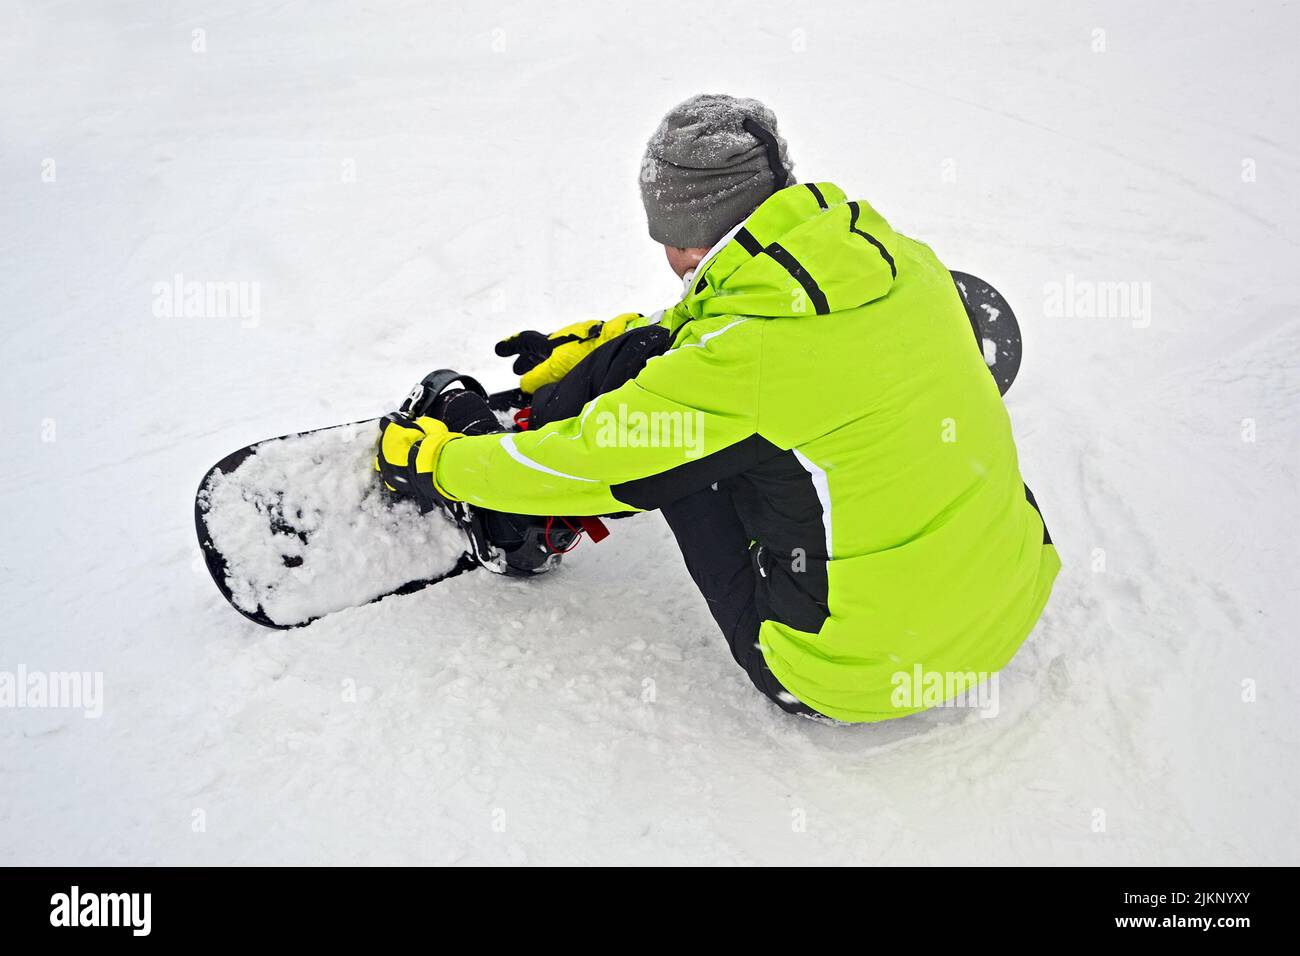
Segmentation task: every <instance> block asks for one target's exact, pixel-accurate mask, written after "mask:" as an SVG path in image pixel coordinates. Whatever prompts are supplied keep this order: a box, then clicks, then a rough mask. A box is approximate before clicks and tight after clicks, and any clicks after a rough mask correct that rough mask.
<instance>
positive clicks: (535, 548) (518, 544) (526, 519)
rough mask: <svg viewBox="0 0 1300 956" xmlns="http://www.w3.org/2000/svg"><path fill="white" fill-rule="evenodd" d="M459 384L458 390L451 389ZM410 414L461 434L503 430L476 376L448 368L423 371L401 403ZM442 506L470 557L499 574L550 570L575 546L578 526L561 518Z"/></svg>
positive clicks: (453, 504)
mask: <svg viewBox="0 0 1300 956" xmlns="http://www.w3.org/2000/svg"><path fill="white" fill-rule="evenodd" d="M456 384H459V385H460V386H461V387H460V388H453V387H452V386H453V385H456ZM402 411H403V412H404V413H405V414H407V415H409V416H411V417H412V418H415V417H418V416H420V415H429V416H430V417H432V418H436V419H438V420H439V421H441V422H442V423H443V424H445V425H446V426H447V427H448V428H449V429H450V430H452V431H454V432H460V433H461V434H462V435H491V434H495V433H497V432H504V431H506V426H505V425H504V424H503V423H502V422H501V421H500V420H499V419H498V418H497V415H496V413H495V412H494V411H493V410H492V408H491V407H490V406H489V404H488V398H487V392H486V391H485V390H484V389H483V386H482V385H480V384H479V383H478V382H477V381H476V380H475V379H473V378H470V377H469V376H468V375H459V374H457V373H456V372H453V371H451V370H450V369H440V370H438V371H436V372H432V373H430V374H429V375H426V376H425V378H424V381H422V382H421V383H420V384H419V385H417V386H416V387H415V389H414V390H413V391H412V392H411V394H410V396H409V397H408V398H407V400H406V402H405V403H404V404H403V406H402ZM443 510H444V511H445V512H446V513H447V515H448V516H449V517H450V518H451V519H452V521H454V522H455V523H456V525H457V526H458V527H460V528H461V530H462V531H464V532H465V533H466V535H467V536H468V538H469V542H470V557H472V558H473V559H474V561H475V562H477V563H478V564H480V565H482V566H483V567H485V568H487V569H488V570H489V571H494V572H496V573H498V574H509V575H518V576H525V575H531V574H540V573H543V572H545V571H550V570H553V569H554V568H556V567H558V566H559V564H560V556H561V555H562V554H564V553H565V552H566V551H570V550H572V549H573V548H574V546H575V545H576V544H577V541H578V536H579V534H580V533H581V531H582V528H581V526H580V525H576V524H574V523H572V522H569V521H566V520H564V519H557V518H542V517H538V516H536V515H517V514H506V513H504V512H500V511H489V510H487V509H486V508H476V507H473V506H472V505H467V504H465V503H464V502H447V503H446V504H445V505H444V506H443Z"/></svg>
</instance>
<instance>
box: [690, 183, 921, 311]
mask: <svg viewBox="0 0 1300 956" xmlns="http://www.w3.org/2000/svg"><path fill="white" fill-rule="evenodd" d="M897 241H898V234H897V233H895V232H894V230H893V229H892V228H890V226H889V223H887V222H886V221H885V220H884V218H883V217H882V216H881V215H880V214H879V213H877V212H876V211H875V210H874V209H873V208H871V205H870V204H869V203H867V202H865V201H862V200H853V201H850V200H849V199H847V197H846V196H845V195H844V192H843V190H841V189H840V188H839V187H838V186H836V185H834V184H833V183H801V184H798V185H794V186H787V187H786V188H784V189H781V190H778V191H777V192H775V193H773V194H772V195H771V196H770V197H768V199H767V200H766V201H764V202H763V204H762V205H761V206H759V207H758V208H757V209H756V210H754V212H753V213H752V214H751V215H750V216H749V218H748V219H746V220H745V221H744V222H743V223H741V224H740V225H739V226H737V227H736V229H735V230H733V232H732V233H731V234H730V239H729V240H728V239H726V238H724V241H723V242H722V243H721V244H720V248H718V249H717V250H716V251H715V252H714V253H712V254H711V255H710V256H709V258H708V259H706V260H705V262H704V264H703V265H702V266H701V267H700V269H698V270H697V271H696V274H695V276H694V278H693V280H692V285H691V288H690V291H689V292H688V293H687V295H686V298H685V299H683V300H682V305H683V307H684V308H685V309H686V311H687V312H688V313H689V314H690V315H691V316H692V317H693V318H704V317H705V316H711V315H754V316H764V317H769V318H777V317H780V318H794V317H798V316H803V315H827V314H829V313H832V312H841V311H844V310H847V309H856V308H857V307H858V306H861V305H865V304H866V303H868V302H871V301H873V300H875V299H879V298H881V297H882V296H884V295H886V294H888V292H889V290H890V288H891V287H892V286H893V284H894V280H895V279H896V278H897V275H898V270H897V267H896V265H895V263H894V256H893V253H892V252H891V251H890V250H891V247H892V246H893V245H894V244H895V243H897Z"/></svg>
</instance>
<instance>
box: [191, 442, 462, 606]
mask: <svg viewBox="0 0 1300 956" xmlns="http://www.w3.org/2000/svg"><path fill="white" fill-rule="evenodd" d="M378 429H379V422H378V420H372V421H366V422H356V423H351V424H347V425H340V426H337V427H335V428H323V429H321V430H319V431H314V432H311V433H310V434H307V435H294V436H290V437H287V438H276V439H273V440H271V441H267V442H261V443H259V444H258V445H257V447H256V449H255V450H254V451H253V453H252V454H251V455H249V456H248V457H247V458H245V459H244V460H243V461H241V462H240V463H239V464H238V465H237V466H236V467H234V468H231V469H230V470H229V471H228V472H227V471H225V470H221V469H219V470H218V471H217V472H216V473H215V474H214V475H213V476H212V478H211V480H210V481H205V482H204V483H203V486H202V487H201V488H200V491H199V497H200V500H201V501H202V503H203V507H204V519H203V520H204V523H205V524H206V526H207V529H208V534H209V535H210V536H211V538H212V544H213V547H214V548H215V550H216V553H217V554H220V555H222V556H223V558H224V560H225V563H226V568H225V574H224V579H225V582H226V586H227V587H228V588H230V592H231V596H232V598H233V599H234V602H235V604H236V605H237V606H238V607H240V608H241V609H242V610H245V611H250V612H254V611H259V610H260V611H261V612H262V613H264V614H265V615H266V617H268V618H269V619H270V620H272V621H275V622H276V623H278V624H298V623H302V622H305V621H309V620H311V619H312V618H317V617H321V616H322V615H325V614H329V613H330V612H331V611H338V610H341V609H343V608H345V607H355V606H357V605H361V604H365V603H366V602H367V601H373V600H374V599H375V598H377V597H379V596H381V595H384V594H390V593H392V592H393V591H396V590H397V589H398V588H399V587H402V586H404V585H407V584H409V583H411V582H413V581H425V580H432V579H434V578H439V577H442V576H443V575H445V574H447V573H448V572H449V571H451V569H452V568H453V567H454V566H455V565H456V562H457V561H458V560H459V558H460V556H461V554H462V553H464V550H465V540H464V535H462V534H461V533H460V532H459V531H458V530H457V529H456V526H455V525H454V524H453V523H452V522H451V521H450V520H449V519H448V518H446V517H445V516H444V515H442V514H441V513H440V512H437V511H431V512H429V513H428V514H424V515H421V514H420V511H419V508H418V507H416V505H415V503H414V502H412V501H411V500H409V499H405V500H401V501H394V500H393V499H392V498H391V497H390V496H389V495H387V494H385V493H384V491H383V490H382V488H381V486H380V482H379V481H378V479H377V477H376V475H375V472H374V470H373V467H372V464H373V461H374V455H375V448H374V446H375V435H376V434H377V433H378ZM269 529H273V530H274V531H275V533H268V531H269Z"/></svg>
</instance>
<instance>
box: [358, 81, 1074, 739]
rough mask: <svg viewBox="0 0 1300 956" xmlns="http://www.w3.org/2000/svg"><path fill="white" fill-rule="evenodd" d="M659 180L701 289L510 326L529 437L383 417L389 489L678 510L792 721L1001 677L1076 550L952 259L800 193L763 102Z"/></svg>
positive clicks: (660, 214) (662, 237)
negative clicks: (626, 310) (601, 313)
mask: <svg viewBox="0 0 1300 956" xmlns="http://www.w3.org/2000/svg"><path fill="white" fill-rule="evenodd" d="M641 180H642V181H641V193H642V199H643V201H644V205H645V209H646V215H647V217H648V220H649V227H650V235H651V236H652V237H653V238H654V239H655V240H656V241H657V242H659V243H661V244H663V246H664V248H665V252H666V254H667V257H668V261H669V264H670V265H671V266H672V268H673V270H674V271H675V272H676V273H677V274H678V275H679V276H681V277H682V278H683V279H684V296H683V298H682V300H681V301H680V302H679V303H678V304H677V305H675V306H674V307H673V308H672V309H669V310H667V311H666V312H665V313H663V314H660V315H656V316H652V317H649V318H645V317H642V316H638V315H624V316H619V317H618V318H617V319H614V320H611V321H609V322H605V323H593V322H587V323H578V324H577V325H574V326H569V327H567V328H565V329H562V330H560V331H559V332H557V333H554V334H553V335H551V336H543V335H541V334H540V333H521V334H520V335H519V336H515V337H513V338H511V339H508V340H507V341H506V342H504V343H502V345H501V346H499V347H498V352H500V353H502V354H512V355H517V356H519V358H518V359H517V361H516V363H515V368H516V371H517V372H522V373H523V379H522V381H521V386H522V388H523V389H524V390H525V391H526V392H528V393H531V394H533V396H534V404H533V419H532V422H531V427H530V428H529V430H526V431H522V432H514V433H505V434H480V435H477V436H474V437H465V436H462V435H458V434H456V433H454V432H452V431H450V430H449V429H448V428H447V426H446V425H445V424H443V423H442V422H441V421H438V420H436V419H434V418H422V419H420V420H419V421H418V422H415V423H412V422H410V421H404V420H400V419H390V420H389V421H388V423H387V424H386V425H385V427H384V430H383V434H382V436H381V441H380V452H379V467H381V470H383V471H384V473H385V477H386V478H388V479H389V480H390V484H393V483H396V485H395V487H401V488H403V489H404V490H407V491H409V492H410V493H415V494H418V495H421V496H423V497H424V498H426V499H427V500H450V501H465V502H468V503H470V504H471V505H475V506H479V507H481V508H486V509H492V510H494V511H499V512H513V513H519V514H526V515H603V514H611V513H622V512H628V511H648V510H653V509H658V510H660V511H662V512H663V514H664V516H665V518H666V519H667V520H668V524H669V526H670V527H671V529H672V531H673V534H674V535H675V537H676V539H677V542H678V545H679V546H680V548H681V551H682V555H683V557H684V558H685V560H686V566H687V568H688V569H689V571H690V574H691V576H692V578H693V579H694V580H695V583H696V584H697V585H698V587H699V589H700V592H701V593H702V594H703V595H704V597H705V599H706V600H707V601H708V603H709V608H710V610H711V611H712V613H713V616H714V618H715V620H716V621H717V623H718V625H719V627H720V628H721V629H722V632H723V634H724V635H725V636H726V639H727V642H728V644H729V646H730V648H731V652H732V655H733V656H734V657H735V659H736V661H737V662H738V663H739V664H740V665H741V666H742V667H743V668H744V669H745V671H746V673H747V674H748V675H749V677H750V679H751V680H752V681H753V683H754V685H755V686H756V687H757V688H758V689H759V690H760V691H762V692H763V693H764V694H766V695H767V696H768V697H770V698H771V699H772V700H773V701H775V702H776V703H777V705H778V706H780V707H781V708H782V709H784V710H786V711H788V712H790V713H797V714H803V715H806V716H819V715H822V716H827V717H831V718H835V719H838V720H842V721H877V720H885V719H889V718H894V717H900V716H903V715H905V714H908V713H913V712H915V711H917V710H920V709H923V708H924V706H928V705H930V704H933V703H935V702H936V701H935V699H933V698H927V699H925V700H921V699H919V698H918V696H917V695H915V694H909V695H903V699H900V695H899V694H898V693H897V689H898V687H899V681H900V675H905V676H904V678H903V679H911V678H912V677H913V675H915V674H918V673H922V674H925V675H931V674H934V675H938V676H939V678H940V679H941V680H942V679H943V678H944V677H945V676H948V677H951V676H952V675H959V676H963V675H988V674H991V673H993V672H996V671H997V670H998V669H1000V668H1001V667H1002V666H1003V665H1004V664H1006V663H1007V661H1009V660H1010V659H1011V657H1012V655H1013V654H1014V653H1015V652H1016V650H1017V649H1018V648H1019V647H1020V645H1021V643H1022V642H1023V641H1024V639H1025V638H1026V636H1027V635H1028V634H1029V632H1030V630H1031V629H1032V627H1033V626H1034V623H1035V622H1036V621H1037V619H1038V616H1039V614H1040V612H1041V611H1042V609H1043V606H1044V605H1045V603H1046V601H1047V597H1048V594H1049V592H1050V590H1051V585H1052V581H1053V579H1054V578H1055V575H1056V572H1057V570H1058V569H1059V566H1060V563H1059V560H1058V558H1057V555H1056V551H1055V548H1054V547H1053V546H1052V544H1051V539H1050V538H1049V536H1048V534H1047V531H1046V528H1045V526H1044V524H1043V521H1042V518H1041V517H1040V516H1039V513H1038V510H1037V506H1036V505H1035V503H1034V500H1033V497H1032V496H1031V495H1030V494H1029V491H1028V489H1027V488H1026V487H1025V485H1024V483H1023V482H1022V480H1021V478H1020V473H1019V469H1018V465H1017V459H1016V448H1015V444H1014V442H1013V440H1012V436H1011V429H1010V423H1009V420H1008V417H1007V413H1006V409H1005V407H1004V406H1003V404H1002V401H1001V398H1000V396H999V394H998V390H997V387H996V385H995V383H994V381H993V379H992V377H991V376H990V375H989V372H988V370H987V368H986V367H985V365H984V362H983V360H982V357H981V354H980V351H979V349H978V348H977V347H976V345H975V343H974V342H973V340H972V336H971V326H970V324H969V321H968V319H967V316H966V312H965V308H964V306H963V304H962V301H961V298H960V296H959V293H958V291H957V289H956V287H955V285H954V283H953V280H952V278H951V276H950V275H949V272H948V270H947V268H945V267H944V265H943V264H942V263H941V262H939V260H938V259H937V258H936V257H935V255H934V253H933V252H931V251H930V249H929V248H928V247H927V246H925V245H923V244H922V243H919V242H916V241H915V240H912V239H909V238H907V237H905V236H903V235H900V234H899V233H897V232H895V231H894V230H893V229H892V228H891V227H890V226H889V224H888V223H887V222H886V221H885V220H884V219H883V218H882V217H881V216H880V214H879V213H877V212H876V211H875V210H874V209H873V208H872V207H871V206H870V205H869V204H868V203H866V202H865V201H862V200H856V201H855V200H850V199H849V198H848V196H846V195H845V193H844V192H843V191H841V190H840V189H839V187H837V186H835V185H833V184H832V183H828V182H818V183H808V184H804V185H800V184H797V183H796V182H795V180H794V178H793V176H792V175H791V164H790V161H789V157H788V152H787V148H786V144H785V142H784V141H783V140H782V139H781V137H780V136H779V134H778V132H777V124H776V118H775V117H774V116H773V115H772V113H771V111H770V110H768V109H767V108H766V107H765V106H763V105H762V104H760V103H758V102H756V101H754V100H748V99H737V98H733V97H730V96H714V95H704V96H697V97H694V98H692V99H690V100H687V101H686V102H684V103H682V104H680V105H679V106H677V107H676V108H675V109H674V110H673V111H672V112H671V113H669V114H668V116H667V117H665V119H664V120H663V122H662V123H661V124H660V126H659V128H658V129H657V130H656V131H655V133H654V135H653V136H652V137H651V139H650V142H649V146H648V148H647V151H646V156H645V162H644V164H643V169H642V176H641ZM460 394H463V393H460ZM444 417H449V416H444ZM470 418H471V420H472V418H473V416H472V415H471V416H470ZM646 423H648V424H646ZM539 426H540V427H539ZM665 439H666V440H665ZM947 686H948V688H949V690H948V692H947V693H946V694H945V695H944V697H946V696H949V695H951V692H952V691H951V688H952V686H953V684H952V682H951V680H949V682H948V684H947ZM944 697H940V698H939V699H944Z"/></svg>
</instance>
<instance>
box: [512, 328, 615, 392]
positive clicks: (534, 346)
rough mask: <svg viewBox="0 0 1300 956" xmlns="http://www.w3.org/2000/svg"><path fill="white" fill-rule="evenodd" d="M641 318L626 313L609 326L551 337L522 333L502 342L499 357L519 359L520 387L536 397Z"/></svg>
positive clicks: (566, 331) (566, 330) (561, 332)
mask: <svg viewBox="0 0 1300 956" xmlns="http://www.w3.org/2000/svg"><path fill="white" fill-rule="evenodd" d="M639 318H641V314H640V313H639V312H624V313H623V314H622V315H619V316H615V317H614V318H612V319H610V320H609V321H607V322H596V321H591V320H588V321H586V322H574V323H573V324H572V325H566V326H565V327H564V328H562V329H560V330H558V331H556V332H552V333H551V334H550V335H544V334H542V333H541V332H520V333H518V334H516V335H512V336H510V337H509V338H508V339H503V340H502V341H500V342H498V343H497V345H496V353H497V355H500V356H502V357H505V356H510V355H514V356H517V358H516V359H515V362H514V366H513V368H514V373H515V374H516V375H518V376H520V378H519V387H520V389H522V390H523V391H525V392H527V393H529V394H532V393H533V392H535V391H537V390H538V389H539V388H541V387H542V386H543V385H549V384H551V383H552V382H558V381H559V380H560V379H562V378H564V376H566V375H568V374H569V371H570V370H571V369H572V368H573V367H574V366H575V365H577V364H578V363H579V362H581V361H582V360H583V359H584V358H586V357H587V356H588V355H590V354H591V353H592V352H593V351H595V350H596V349H597V348H599V347H600V346H602V345H604V344H605V343H606V342H608V341H609V340H610V339H614V338H617V337H618V336H620V335H622V334H623V331H624V329H626V328H627V324H628V323H629V322H631V321H632V320H633V319H639Z"/></svg>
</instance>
